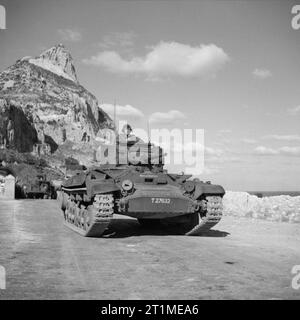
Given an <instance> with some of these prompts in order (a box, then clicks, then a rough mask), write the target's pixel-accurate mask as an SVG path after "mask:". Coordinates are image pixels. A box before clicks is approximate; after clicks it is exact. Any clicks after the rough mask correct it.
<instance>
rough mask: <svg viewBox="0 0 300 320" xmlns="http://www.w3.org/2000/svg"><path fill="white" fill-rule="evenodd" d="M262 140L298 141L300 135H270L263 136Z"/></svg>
mask: <svg viewBox="0 0 300 320" xmlns="http://www.w3.org/2000/svg"><path fill="white" fill-rule="evenodd" d="M264 139H273V140H279V141H300V135H297V134H293V135H277V134H271V135H267V136H264Z"/></svg>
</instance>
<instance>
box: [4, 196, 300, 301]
mask: <svg viewBox="0 0 300 320" xmlns="http://www.w3.org/2000/svg"><path fill="white" fill-rule="evenodd" d="M111 232H115V234H114V235H112V237H110V238H98V239H91V238H83V237H81V236H79V235H77V234H76V233H74V232H73V231H71V230H68V229H66V228H65V227H64V226H63V223H62V216H61V214H60V211H59V208H58V203H57V202H56V201H53V200H24V201H1V203H0V265H2V266H4V267H5V269H6V277H7V280H6V290H0V299H211V298H214V299H300V290H294V289H292V287H291V281H292V277H293V275H292V274H291V269H292V267H293V266H294V265H300V224H288V223H276V222H269V221H260V220H251V219H246V218H241V219H237V218H232V217H224V218H223V220H222V221H221V223H219V224H218V225H217V226H216V227H215V231H211V232H210V233H209V234H208V235H206V236H203V237H186V236H176V235H167V234H166V232H165V231H164V230H159V231H157V232H156V234H155V232H154V231H153V230H149V229H143V228H141V227H140V225H139V224H138V223H137V222H136V220H134V219H127V218H120V217H116V219H115V220H114V221H113V223H112V226H111Z"/></svg>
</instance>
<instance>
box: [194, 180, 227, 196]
mask: <svg viewBox="0 0 300 320" xmlns="http://www.w3.org/2000/svg"><path fill="white" fill-rule="evenodd" d="M224 194H225V190H224V188H223V187H222V186H219V185H215V184H208V183H196V185H195V194H194V198H195V199H199V198H200V197H201V196H202V195H219V196H222V197H223V196H224Z"/></svg>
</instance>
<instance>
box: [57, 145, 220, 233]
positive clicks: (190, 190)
mask: <svg viewBox="0 0 300 320" xmlns="http://www.w3.org/2000/svg"><path fill="white" fill-rule="evenodd" d="M120 146H121V144H120V143H118V144H117V148H119V150H120V149H121V148H120ZM127 147H128V145H127ZM125 148H126V146H125ZM119 150H118V151H119ZM153 151H157V152H156V153H155V152H154V153H153ZM137 153H139V155H140V156H141V155H145V156H146V158H147V160H146V161H143V163H141V161H140V162H137V161H132V159H134V157H131V156H130V153H128V155H127V159H129V160H128V162H127V163H128V164H121V162H122V161H120V158H121V157H122V153H121V152H118V159H117V164H116V165H111V164H101V165H100V166H99V167H94V168H91V169H89V170H87V171H85V172H81V173H78V174H76V175H74V176H73V177H71V178H69V179H67V180H65V181H64V182H63V184H62V191H63V194H62V204H61V208H62V211H63V215H64V219H65V224H66V225H67V226H68V227H69V228H71V229H73V230H74V231H76V232H78V233H80V234H81V235H83V236H88V237H98V236H101V235H102V234H103V233H104V232H105V230H106V229H107V227H108V225H109V223H110V221H111V219H112V216H113V214H114V213H116V214H122V215H126V216H130V217H134V218H137V219H138V221H139V222H140V224H142V225H143V224H144V225H152V224H156V223H159V224H162V225H164V226H167V227H171V228H174V230H176V233H180V234H186V235H200V234H202V233H203V232H205V231H207V230H209V229H210V228H212V227H213V226H215V225H216V224H217V223H218V222H219V221H220V219H221V217H222V197H223V196H224V194H225V191H224V189H223V188H222V187H221V186H218V185H213V184H211V183H210V182H202V181H200V180H198V179H191V177H192V176H191V175H184V174H171V173H168V172H167V171H166V170H164V169H163V155H162V149H161V148H160V147H156V146H154V145H153V144H151V143H148V144H147V143H143V144H139V148H135V150H134V154H135V155H136V154H137ZM153 154H156V158H155V157H153ZM140 156H139V159H141V157H140ZM130 159H131V160H130ZM154 160H157V161H154ZM153 163H155V164H153Z"/></svg>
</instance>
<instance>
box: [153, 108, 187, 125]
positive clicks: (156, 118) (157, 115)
mask: <svg viewBox="0 0 300 320" xmlns="http://www.w3.org/2000/svg"><path fill="white" fill-rule="evenodd" d="M184 119H186V116H185V115H184V114H183V113H182V112H181V111H178V110H170V111H168V112H154V113H152V114H151V116H150V118H149V121H150V122H151V123H159V124H170V123H174V122H175V121H179V120H184Z"/></svg>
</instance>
